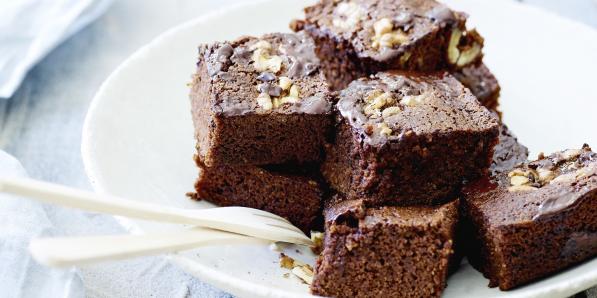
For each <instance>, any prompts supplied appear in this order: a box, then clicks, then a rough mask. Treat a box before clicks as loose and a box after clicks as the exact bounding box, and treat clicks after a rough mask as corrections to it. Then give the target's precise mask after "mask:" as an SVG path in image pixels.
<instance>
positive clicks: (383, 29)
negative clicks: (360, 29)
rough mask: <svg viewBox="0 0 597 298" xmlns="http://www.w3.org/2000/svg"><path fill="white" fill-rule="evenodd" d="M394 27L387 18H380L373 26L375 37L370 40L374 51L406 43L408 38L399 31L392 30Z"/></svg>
mask: <svg viewBox="0 0 597 298" xmlns="http://www.w3.org/2000/svg"><path fill="white" fill-rule="evenodd" d="M393 28H394V25H393V24H392V20H390V19H389V18H381V19H379V20H378V21H377V22H375V23H374V24H373V32H374V33H375V35H374V36H373V37H372V38H371V46H372V47H373V48H374V49H379V48H391V47H393V46H394V45H397V44H402V43H405V42H407V41H408V36H407V35H406V34H405V33H404V32H403V31H402V30H400V29H397V30H393Z"/></svg>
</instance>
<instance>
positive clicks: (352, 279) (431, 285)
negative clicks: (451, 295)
mask: <svg viewBox="0 0 597 298" xmlns="http://www.w3.org/2000/svg"><path fill="white" fill-rule="evenodd" d="M324 217H325V234H324V242H323V252H322V253H321V255H320V256H319V259H318V260H317V263H316V265H315V276H314V278H313V283H312V285H311V290H312V292H313V294H316V295H321V296H330V297H339V298H340V297H440V295H441V293H442V291H443V289H444V288H445V286H446V277H447V275H448V267H449V263H450V259H451V257H452V254H453V238H454V234H455V230H456V223H457V221H458V201H457V200H456V201H453V202H450V203H447V204H445V205H442V206H435V207H422V206H421V207H379V208H367V207H365V206H364V204H363V203H362V201H360V200H343V199H338V198H336V199H335V200H333V201H332V202H331V203H330V204H329V205H328V206H327V207H326V209H325V211H324Z"/></svg>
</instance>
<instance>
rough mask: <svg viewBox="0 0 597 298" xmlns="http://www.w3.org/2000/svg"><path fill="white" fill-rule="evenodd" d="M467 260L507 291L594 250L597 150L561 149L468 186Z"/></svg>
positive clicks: (465, 202) (584, 257)
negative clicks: (470, 228) (469, 231)
mask: <svg viewBox="0 0 597 298" xmlns="http://www.w3.org/2000/svg"><path fill="white" fill-rule="evenodd" d="M464 194H465V195H464V200H463V201H462V202H463V210H464V213H465V216H466V217H467V218H468V219H469V221H470V222H472V224H473V228H474V229H473V234H472V235H470V239H471V243H472V244H473V245H471V246H470V251H469V253H468V257H469V261H470V263H471V264H472V265H473V266H474V267H475V268H477V269H478V270H479V271H481V272H482V273H483V274H484V275H485V276H486V277H487V278H489V280H490V282H489V286H490V287H495V286H499V288H500V289H501V290H509V289H512V288H514V287H516V286H520V285H524V284H527V283H529V282H532V281H534V280H537V279H539V278H541V277H545V276H548V275H550V274H553V273H556V272H558V271H560V270H563V269H564V268H567V267H570V266H571V265H574V264H577V263H579V262H582V261H584V260H587V259H590V258H592V257H594V256H596V255H597V154H596V153H594V152H592V151H591V149H590V148H589V147H588V146H587V145H585V146H583V148H582V149H580V150H579V149H570V150H565V151H561V152H556V153H554V154H551V155H549V156H547V157H545V156H542V155H541V156H540V158H539V159H538V160H535V161H532V162H527V163H524V164H522V165H519V166H517V167H515V168H514V169H512V170H511V171H509V172H505V173H501V174H498V175H497V176H494V177H492V178H490V179H480V180H478V181H477V182H475V183H472V184H471V185H469V186H467V187H466V188H465V189H464Z"/></svg>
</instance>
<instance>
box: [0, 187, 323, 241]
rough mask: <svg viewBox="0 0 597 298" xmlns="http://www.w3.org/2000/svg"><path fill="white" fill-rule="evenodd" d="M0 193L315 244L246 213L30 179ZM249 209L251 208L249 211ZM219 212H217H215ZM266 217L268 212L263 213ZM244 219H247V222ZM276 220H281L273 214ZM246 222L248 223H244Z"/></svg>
mask: <svg viewBox="0 0 597 298" xmlns="http://www.w3.org/2000/svg"><path fill="white" fill-rule="evenodd" d="M0 192H6V193H12V194H16V195H21V196H23V197H26V198H30V199H35V200H37V201H41V202H44V203H50V204H56V205H60V206H65V207H71V208H77V209H82V210H86V211H91V212H99V213H108V214H112V215H120V216H125V217H131V218H139V219H144V220H151V221H161V222H167V223H174V224H187V225H193V226H202V227H209V228H213V229H218V230H225V231H231V232H234V233H239V234H244V235H250V236H253V237H257V238H263V239H269V240H271V241H284V242H289V243H297V244H305V245H310V244H311V240H310V239H309V238H308V237H307V236H305V235H304V234H303V232H302V231H300V230H299V229H298V228H296V227H294V226H292V225H291V224H290V223H279V225H273V224H260V223H259V222H256V223H255V224H253V222H252V220H251V218H250V217H248V216H247V215H246V213H245V212H238V209H236V210H237V212H230V213H228V214H227V216H223V215H222V212H217V211H222V209H221V208H240V207H221V208H214V209H212V210H211V211H210V209H205V210H202V211H201V214H199V211H191V210H185V209H180V208H174V207H168V206H162V205H156V204H150V203H142V202H138V201H132V200H128V199H124V198H118V197H115V196H110V195H106V194H96V193H93V192H87V191H82V190H78V189H74V188H69V187H65V186H61V185H57V184H52V183H47V182H42V181H37V180H33V179H28V178H2V177H0ZM245 209H249V208H245ZM212 211H216V212H212ZM259 212H261V213H265V212H264V211H259ZM243 215H244V218H243ZM271 216H272V217H277V216H276V215H273V214H271ZM243 219H245V220H244V221H243Z"/></svg>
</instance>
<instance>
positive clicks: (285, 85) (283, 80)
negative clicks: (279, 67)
mask: <svg viewBox="0 0 597 298" xmlns="http://www.w3.org/2000/svg"><path fill="white" fill-rule="evenodd" d="M278 86H280V88H282V90H288V89H289V88H290V86H292V80H291V79H290V78H288V77H280V80H279V83H278Z"/></svg>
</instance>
